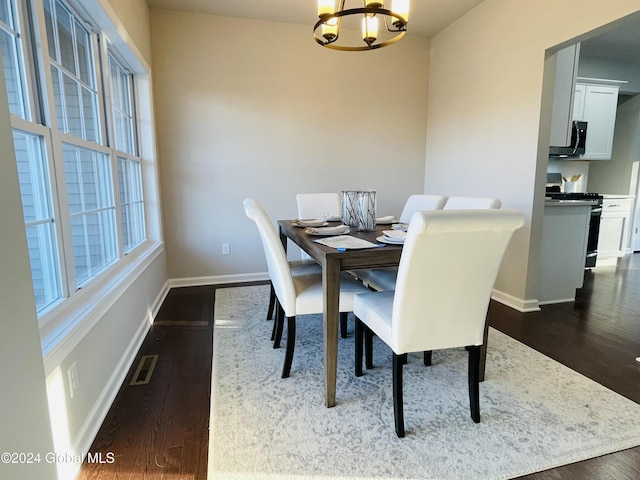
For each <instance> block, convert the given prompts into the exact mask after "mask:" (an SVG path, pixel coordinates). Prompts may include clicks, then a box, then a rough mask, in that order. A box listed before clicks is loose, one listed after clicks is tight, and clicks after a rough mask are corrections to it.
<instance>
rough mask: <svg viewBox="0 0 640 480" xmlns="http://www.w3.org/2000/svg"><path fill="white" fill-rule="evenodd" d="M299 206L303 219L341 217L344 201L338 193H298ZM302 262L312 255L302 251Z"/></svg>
mask: <svg viewBox="0 0 640 480" xmlns="http://www.w3.org/2000/svg"><path fill="white" fill-rule="evenodd" d="M296 204H297V206H298V218H299V219H302V220H315V219H320V218H324V217H326V216H328V217H334V218H337V217H340V216H341V215H342V201H341V200H340V195H339V194H338V193H298V194H297V195H296ZM300 258H301V261H302V262H311V261H313V260H311V257H310V256H309V255H308V254H307V253H306V252H304V251H302V252H300ZM340 336H341V337H342V338H346V337H347V317H346V316H345V315H343V316H341V318H340Z"/></svg>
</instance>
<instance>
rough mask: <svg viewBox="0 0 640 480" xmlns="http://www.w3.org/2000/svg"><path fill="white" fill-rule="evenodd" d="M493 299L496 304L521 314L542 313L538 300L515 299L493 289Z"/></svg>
mask: <svg viewBox="0 0 640 480" xmlns="http://www.w3.org/2000/svg"><path fill="white" fill-rule="evenodd" d="M491 298H492V299H493V300H495V301H496V302H500V303H502V304H503V305H506V306H507V307H511V308H513V309H514V310H517V311H519V312H523V313H527V312H538V311H540V303H539V302H538V299H537V298H534V299H530V300H526V299H522V298H518V297H514V296H513V295H510V294H508V293H505V292H502V291H500V290H496V289H495V288H494V289H493V292H491Z"/></svg>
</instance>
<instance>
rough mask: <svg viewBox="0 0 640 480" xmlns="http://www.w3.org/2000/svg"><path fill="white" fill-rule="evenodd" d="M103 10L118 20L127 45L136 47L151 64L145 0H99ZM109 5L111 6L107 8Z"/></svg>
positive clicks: (147, 11) (147, 14)
mask: <svg viewBox="0 0 640 480" xmlns="http://www.w3.org/2000/svg"><path fill="white" fill-rule="evenodd" d="M100 2H101V3H102V6H103V8H105V10H110V12H109V13H111V12H113V13H114V17H113V18H117V19H118V20H119V23H120V30H121V31H123V32H126V36H127V37H128V38H127V40H129V41H128V43H129V46H130V47H131V46H132V45H133V46H135V47H136V49H137V50H138V52H139V53H140V55H142V57H143V58H144V60H145V61H146V62H147V63H148V64H151V34H150V29H151V25H150V22H149V6H148V5H147V0H100ZM108 5H111V8H110V9H109V8H108Z"/></svg>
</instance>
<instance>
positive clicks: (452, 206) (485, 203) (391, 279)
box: [368, 197, 502, 290]
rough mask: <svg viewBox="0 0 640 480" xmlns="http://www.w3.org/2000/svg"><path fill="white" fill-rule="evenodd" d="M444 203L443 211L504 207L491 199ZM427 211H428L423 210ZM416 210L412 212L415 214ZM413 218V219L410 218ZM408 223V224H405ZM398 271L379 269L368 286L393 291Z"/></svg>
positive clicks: (447, 200) (459, 199) (452, 199)
mask: <svg viewBox="0 0 640 480" xmlns="http://www.w3.org/2000/svg"><path fill="white" fill-rule="evenodd" d="M442 198H444V202H443V203H442V206H441V207H440V208H441V209H443V210H465V209H467V210H476V209H478V210H484V209H498V208H500V207H501V206H502V202H501V201H500V200H499V199H497V198H489V197H442ZM422 210H427V209H422ZM416 211H420V210H414V211H413V212H411V214H412V215H413V213H415V212H416ZM409 218H411V217H409ZM405 223H406V222H405ZM397 273H398V269H393V268H379V269H375V270H371V272H370V273H369V275H368V285H369V286H370V287H371V288H373V289H374V290H393V289H395V288H396V277H397Z"/></svg>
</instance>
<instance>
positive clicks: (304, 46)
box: [151, 10, 439, 282]
mask: <svg viewBox="0 0 640 480" xmlns="http://www.w3.org/2000/svg"><path fill="white" fill-rule="evenodd" d="M151 18H152V25H151V27H152V28H151V31H152V48H153V67H154V90H155V98H156V120H157V125H158V142H159V158H160V166H161V179H162V184H161V187H162V192H163V211H164V213H165V215H164V225H165V231H166V243H167V252H168V265H169V275H170V277H171V278H179V279H185V281H187V280H188V279H191V281H203V282H204V281H215V280H216V278H217V279H220V278H241V275H242V274H253V273H255V272H266V263H265V260H264V254H263V252H262V247H261V244H260V240H259V237H258V234H257V231H256V229H255V226H254V225H253V224H252V222H251V221H250V220H248V219H247V218H246V217H245V215H244V212H243V210H242V200H243V198H245V197H247V196H252V197H255V198H256V199H257V200H258V201H260V202H262V203H263V204H264V206H265V208H266V209H267V211H268V212H269V214H270V215H271V216H272V218H273V219H274V220H275V219H279V218H280V219H281V218H295V216H296V204H295V194H296V193H299V192H319V191H334V192H335V191H341V190H343V189H357V188H367V189H368V188H372V189H376V190H377V191H378V205H379V213H380V214H396V215H399V213H400V210H401V208H402V205H403V204H404V201H405V200H406V198H407V197H408V196H409V195H410V194H413V193H422V191H423V178H424V156H425V132H426V101H427V72H428V41H427V40H425V39H422V38H418V37H411V36H407V37H405V39H403V40H402V41H401V42H399V43H398V44H395V45H393V46H390V47H387V48H383V49H381V50H377V51H371V52H337V51H331V50H328V49H324V48H322V47H320V46H318V45H316V44H315V42H314V41H313V39H312V32H311V30H312V28H311V25H292V24H281V23H275V22H265V21H256V20H242V19H236V18H225V17H217V16H211V15H202V14H191V13H178V12H169V11H162V10H152V15H151ZM436 190H438V191H439V189H436ZM222 243H230V244H231V255H229V256H223V255H222V248H221V244H222ZM226 275H229V276H231V277H225V276H226ZM238 275H239V276H240V277H238ZM234 276H235V277H234ZM194 278H195V279H198V280H193V279H194Z"/></svg>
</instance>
